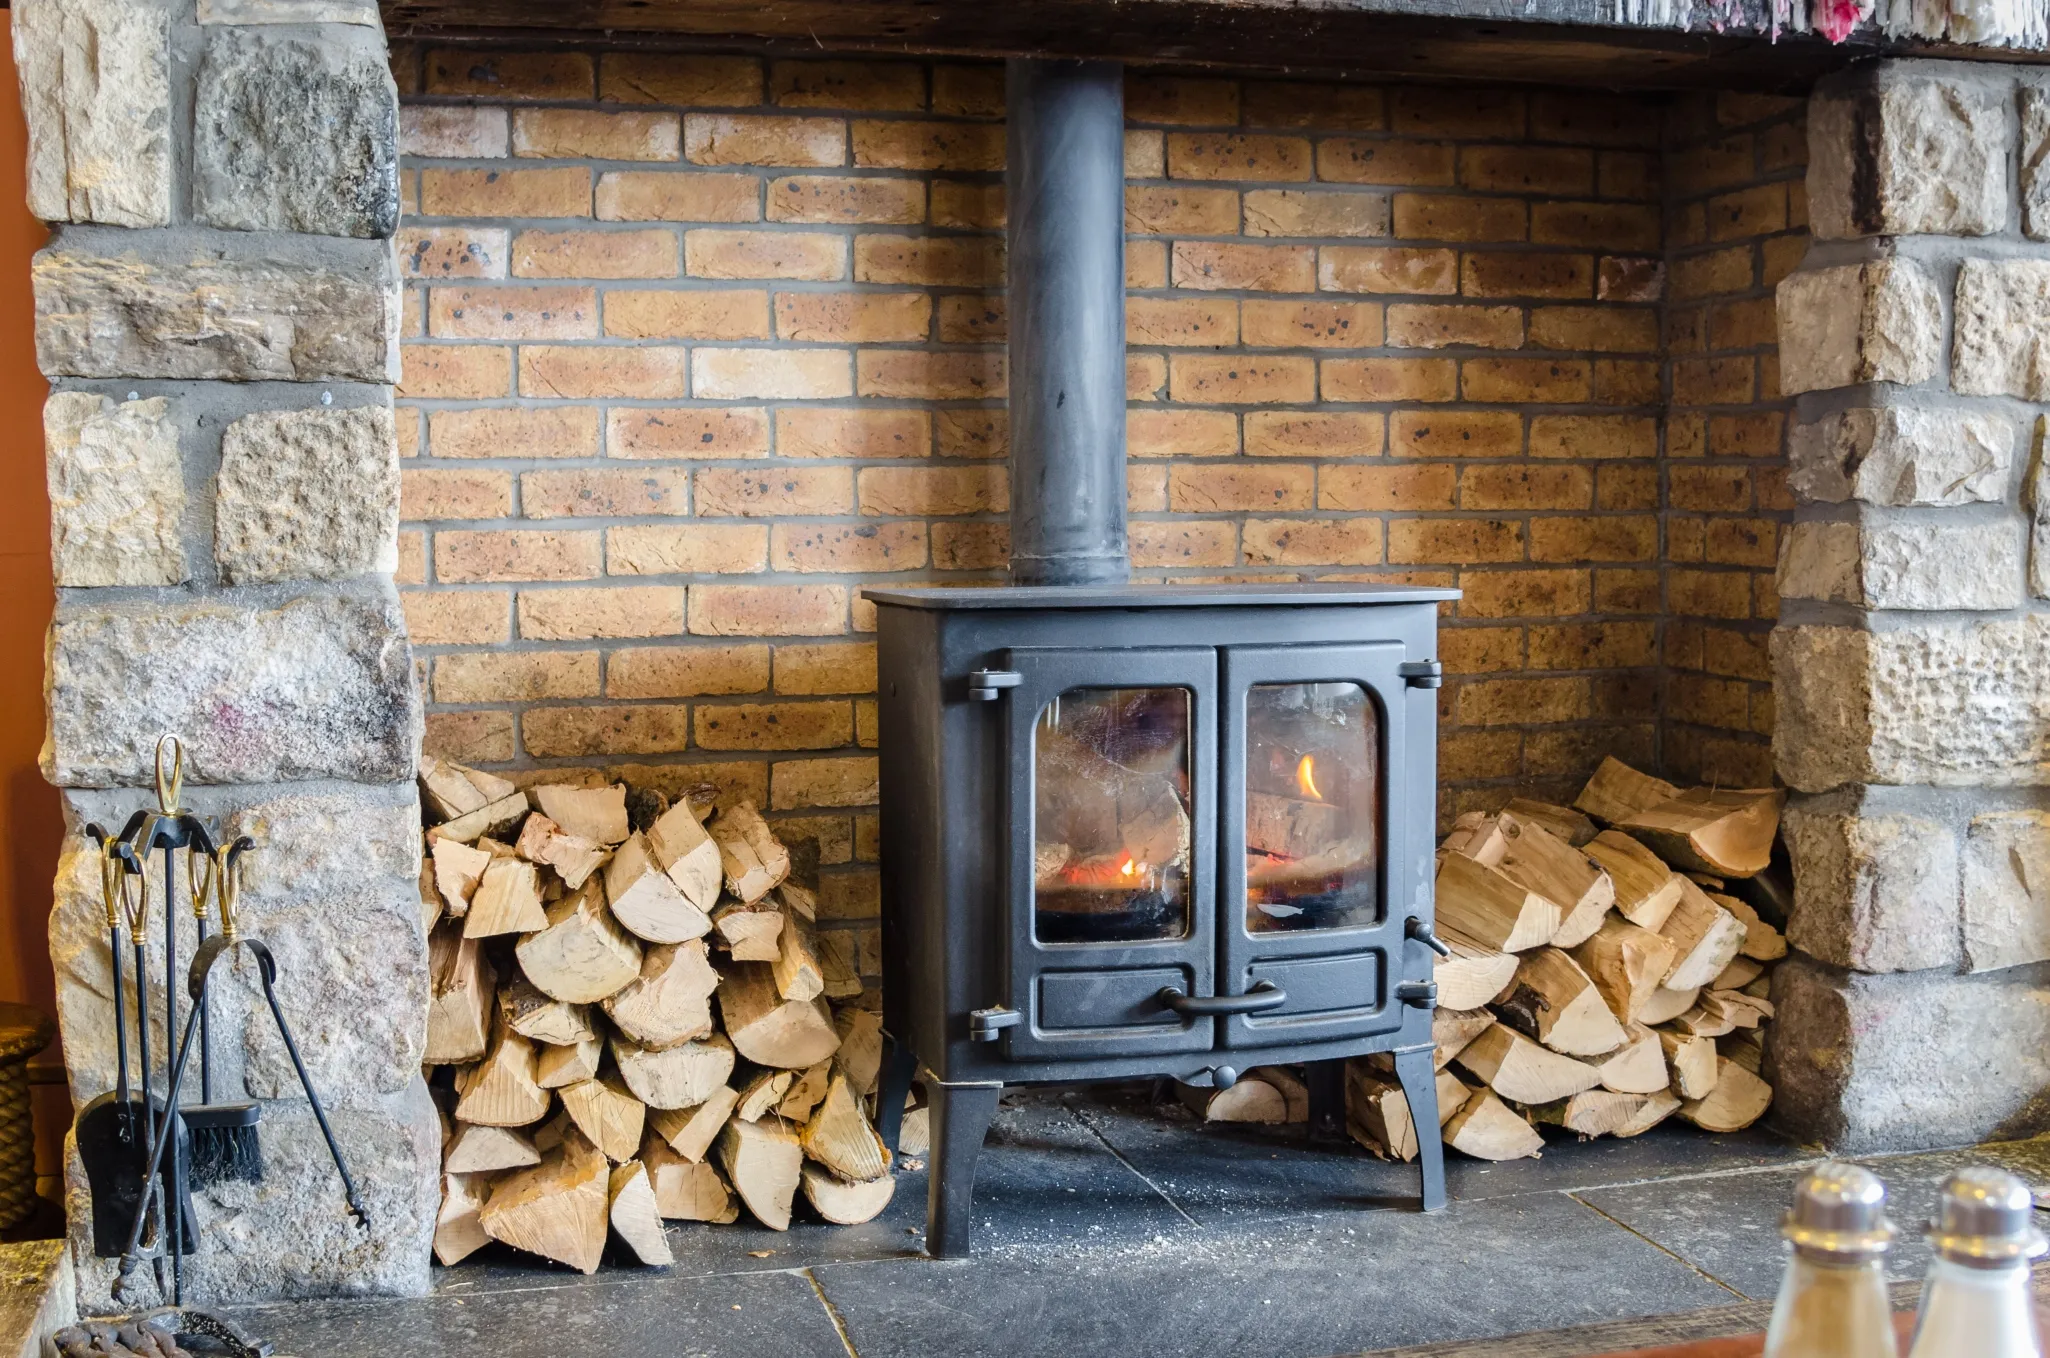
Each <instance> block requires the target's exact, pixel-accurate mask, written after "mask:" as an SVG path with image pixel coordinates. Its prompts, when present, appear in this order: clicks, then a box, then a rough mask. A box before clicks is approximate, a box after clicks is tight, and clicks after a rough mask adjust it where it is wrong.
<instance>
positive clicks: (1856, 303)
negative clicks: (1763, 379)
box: [1777, 259, 1943, 396]
mask: <svg viewBox="0 0 2050 1358" xmlns="http://www.w3.org/2000/svg"><path fill="white" fill-rule="evenodd" d="M1777 301H1778V306H1777V314H1778V319H1779V344H1780V388H1781V390H1782V391H1784V392H1785V393H1786V394H1788V395H1790V396H1791V395H1794V394H1796V393H1799V392H1804V391H1823V390H1826V389H1828V388H1831V387H1849V386H1856V385H1858V384H1859V383H1861V382H1899V383H1902V384H1903V385H1913V384H1914V383H1917V382H1926V381H1928V380H1929V379H1930V378H1931V377H1933V376H1934V375H1935V374H1936V365H1937V361H1938V358H1939V356H1940V354H1941V351H1942V344H1943V303H1942V298H1941V296H1940V295H1939V294H1938V292H1937V289H1936V282H1935V280H1934V279H1932V278H1931V277H1930V276H1929V273H1928V271H1927V270H1925V269H1923V268H1922V267H1921V266H1920V265H1919V264H1916V263H1914V262H1913V261H1910V260H1902V259H1882V260H1875V261H1872V262H1869V263H1865V264H1842V265H1836V266H1834V267H1831V268H1825V269H1812V270H1803V271H1799V272H1796V273H1791V274H1789V275H1787V276H1786V277H1785V278H1784V279H1782V280H1780V285H1779V289H1778V293H1777Z"/></svg>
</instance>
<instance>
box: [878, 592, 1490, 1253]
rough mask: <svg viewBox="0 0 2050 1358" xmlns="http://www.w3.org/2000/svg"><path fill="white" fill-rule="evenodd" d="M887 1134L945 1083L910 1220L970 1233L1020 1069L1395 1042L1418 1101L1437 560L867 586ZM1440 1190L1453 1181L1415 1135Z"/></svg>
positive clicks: (931, 1229)
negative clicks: (1379, 583)
mask: <svg viewBox="0 0 2050 1358" xmlns="http://www.w3.org/2000/svg"><path fill="white" fill-rule="evenodd" d="M869 597H870V598H871V599H873V600H874V601H875V603H876V605H877V613H876V616H877V628H878V643H879V666H880V669H879V675H878V682H879V687H880V692H881V726H882V742H881V745H882V748H881V779H882V787H881V803H882V808H883V820H882V833H883V855H882V857H883V903H882V904H883V931H884V942H885V949H884V952H885V959H884V967H883V1005H884V1027H885V1030H886V1032H887V1034H888V1037H889V1040H890V1044H891V1047H890V1051H891V1056H890V1060H889V1065H888V1070H887V1071H886V1076H885V1083H884V1085H883V1088H882V1093H881V1105H880V1116H881V1119H882V1120H883V1122H884V1123H885V1124H886V1126H885V1128H884V1135H885V1138H886V1139H889V1140H891V1141H892V1143H893V1144H894V1136H895V1123H896V1121H897V1118H898V1116H899V1115H900V1113H901V1108H902V1103H903V1096H904V1092H905V1089H906V1087H907V1086H908V1084H909V1082H910V1080H911V1078H912V1074H913V1069H914V1065H919V1066H923V1068H924V1070H925V1071H926V1087H927V1090H928V1093H929V1095H930V1097H931V1099H932V1128H933V1152H932V1190H931V1199H930V1203H929V1213H928V1224H927V1245H928V1248H929V1249H930V1250H931V1251H932V1252H933V1253H934V1254H935V1255H949V1254H957V1253H962V1252H965V1250H966V1248H967V1243H968V1223H969V1214H968V1209H969V1198H970V1194H971V1192H972V1186H973V1182H974V1162H975V1155H976V1151H977V1149H978V1148H979V1147H980V1145H981V1141H982V1136H983V1133H984V1131H985V1130H986V1129H987V1127H988V1124H989V1120H990V1118H991V1116H992V1115H993V1114H994V1112H995V1110H996V1104H997V1096H998V1093H999V1092H1000V1090H1001V1089H1002V1087H1003V1086H1004V1085H1006V1084H1023V1083H1031V1082H1035V1081H1042V1082H1044V1081H1078V1080H1104V1079H1128V1078H1132V1077H1136V1076H1148V1075H1169V1076H1173V1077H1175V1078H1177V1079H1181V1080H1185V1081H1188V1082H1191V1083H1194V1084H1199V1085H1210V1084H1217V1083H1223V1084H1229V1083H1231V1082H1232V1080H1233V1079H1235V1078H1236V1075H1237V1073H1238V1072H1240V1071H1243V1070H1246V1069H1248V1068H1250V1067H1253V1066H1259V1065H1268V1064H1275V1063H1284V1062H1285V1063H1293V1062H1313V1063H1333V1064H1330V1065H1326V1066H1324V1067H1322V1068H1321V1070H1320V1076H1321V1077H1320V1078H1318V1079H1316V1080H1313V1081H1312V1089H1313V1100H1314V1101H1315V1102H1316V1103H1317V1104H1318V1105H1319V1106H1318V1108H1317V1109H1316V1116H1317V1118H1318V1119H1319V1120H1322V1121H1325V1122H1327V1123H1328V1122H1330V1121H1334V1120H1336V1119H1337V1118H1338V1117H1342V1113H1341V1112H1340V1111H1339V1110H1338V1107H1337V1101H1338V1100H1339V1099H1340V1097H1341V1094H1340V1089H1341V1086H1340V1081H1339V1079H1338V1068H1337V1066H1336V1064H1335V1063H1337V1062H1339V1061H1341V1060H1342V1059H1343V1058H1346V1057H1351V1056H1359V1055H1364V1054H1367V1053H1372V1052H1388V1053H1392V1054H1393V1056H1394V1064H1395V1068H1396V1072H1397V1075H1398V1077H1399V1078H1400V1079H1401V1081H1402V1085H1403V1089H1404V1092H1405V1094H1406V1095H1407V1096H1408V1099H1409V1103H1410V1108H1411V1110H1412V1115H1413V1116H1414V1117H1415V1119H1416V1122H1417V1125H1418V1126H1419V1127H1421V1128H1435V1127H1436V1125H1437V1123H1436V1111H1435V1110H1436V1097H1435V1089H1434V1084H1433V1073H1432V1066H1431V1010H1432V1008H1433V1006H1434V1005H1435V1003H1436V988H1435V987H1434V986H1433V985H1432V983H1431V966H1430V948H1431V947H1432V946H1435V944H1436V940H1435V938H1434V937H1433V936H1432V934H1431V882H1432V876H1433V873H1432V863H1433V853H1432V848H1433V840H1434V831H1435V824H1434V807H1435V779H1436V763H1437V760H1436V717H1437V712H1436V707H1437V705H1436V694H1435V692H1434V691H1433V690H1435V689H1436V688H1437V687H1438V682H1439V674H1440V670H1439V666H1438V663H1437V661H1436V660H1435V659H1434V658H1433V657H1434V656H1435V654H1436V646H1435V639H1436V612H1437V604H1438V602H1439V601H1440V600H1443V599H1447V598H1451V597H1455V596H1454V592H1453V591H1450V590H1442V589H1421V588H1407V587H1373V586H1358V585H1342V586H1318V585H1297V586H1265V585H1263V586H1248V587H1238V588H1151V589H1134V588H1102V587H1091V586H1053V587H1013V588H998V589H936V590H918V591H901V592H887V591H884V592H876V591H872V592H871V593H870V595H869ZM1418 1141H1419V1144H1420V1147H1421V1158H1422V1162H1423V1174H1424V1200H1425V1205H1426V1207H1427V1208H1430V1207H1435V1206H1437V1205H1440V1204H1441V1203H1442V1202H1443V1197H1444V1187H1443V1169H1442V1163H1441V1160H1440V1147H1439V1143H1438V1139H1437V1137H1436V1136H1434V1135H1429V1134H1426V1135H1422V1136H1420V1137H1419V1138H1418Z"/></svg>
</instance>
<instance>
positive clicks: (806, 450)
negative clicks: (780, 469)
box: [776, 407, 932, 458]
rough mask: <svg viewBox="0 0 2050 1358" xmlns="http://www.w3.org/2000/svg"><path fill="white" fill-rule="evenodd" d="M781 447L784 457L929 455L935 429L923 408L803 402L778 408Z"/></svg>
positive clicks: (780, 451) (777, 437) (778, 447)
mask: <svg viewBox="0 0 2050 1358" xmlns="http://www.w3.org/2000/svg"><path fill="white" fill-rule="evenodd" d="M776 451H777V453H778V454H779V455H781V456H783V457H877V458H898V457H928V456H930V455H931V453H932V434H931V429H930V427H929V423H928V420H927V417H926V414H925V412H924V411H919V410H834V409H806V408H802V407H800V408H795V409H789V410H779V411H777V412H776Z"/></svg>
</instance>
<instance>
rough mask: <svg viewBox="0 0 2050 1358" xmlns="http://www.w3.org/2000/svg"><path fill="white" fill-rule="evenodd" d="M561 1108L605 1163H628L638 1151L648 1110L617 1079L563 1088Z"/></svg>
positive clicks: (606, 1079) (615, 1077)
mask: <svg viewBox="0 0 2050 1358" xmlns="http://www.w3.org/2000/svg"><path fill="white" fill-rule="evenodd" d="M562 1106H563V1110H564V1111H565V1112H567V1113H568V1114H569V1117H570V1121H572V1122H574V1123H576V1125H577V1130H578V1131H580V1132H582V1133H583V1134H584V1139H585V1140H587V1141H589V1142H590V1143H591V1144H592V1145H593V1146H596V1147H597V1148H598V1151H599V1153H600V1154H601V1155H603V1156H604V1157H605V1158H606V1159H607V1160H611V1161H614V1162H622V1161H626V1160H631V1159H633V1158H634V1152H635V1151H637V1150H639V1149H640V1145H641V1128H642V1127H643V1126H644V1125H645V1124H646V1122H647V1117H648V1109H647V1106H646V1105H644V1104H643V1103H642V1102H641V1101H640V1100H639V1099H637V1098H635V1097H634V1096H633V1094H632V1092H631V1091H629V1090H628V1089H627V1087H626V1086H625V1085H624V1084H621V1083H620V1081H619V1077H618V1076H616V1075H608V1076H606V1077H605V1078H604V1079H602V1080H581V1081H579V1082H578V1083H576V1084H573V1085H570V1086H568V1087H566V1088H565V1089H564V1090H563V1091H562Z"/></svg>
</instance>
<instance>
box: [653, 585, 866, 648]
mask: <svg viewBox="0 0 2050 1358" xmlns="http://www.w3.org/2000/svg"><path fill="white" fill-rule="evenodd" d="M847 604H848V598H847V589H846V587H845V586H844V585H696V586H693V587H692V589H691V591H690V630H691V632H692V633H693V634H695V635H697V636H741V637H793V636H811V637H817V636H833V635H837V634H839V633H841V632H845V631H846V630H847Z"/></svg>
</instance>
